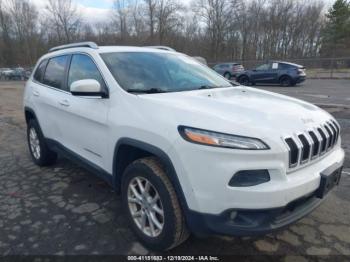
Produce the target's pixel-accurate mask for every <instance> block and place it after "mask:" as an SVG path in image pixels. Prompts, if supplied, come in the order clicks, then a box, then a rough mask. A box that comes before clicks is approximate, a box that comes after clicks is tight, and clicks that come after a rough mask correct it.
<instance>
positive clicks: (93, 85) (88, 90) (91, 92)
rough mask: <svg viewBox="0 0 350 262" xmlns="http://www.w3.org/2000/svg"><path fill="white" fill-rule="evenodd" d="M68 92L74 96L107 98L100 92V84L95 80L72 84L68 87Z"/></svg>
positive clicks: (103, 92)
mask: <svg viewBox="0 0 350 262" xmlns="http://www.w3.org/2000/svg"><path fill="white" fill-rule="evenodd" d="M70 92H71V93H72V95H74V96H100V97H102V98H106V97H108V95H107V94H106V92H105V91H103V90H102V88H101V85H100V83H99V82H97V81H96V80H95V79H85V80H78V81H75V82H73V83H72V84H71V85H70Z"/></svg>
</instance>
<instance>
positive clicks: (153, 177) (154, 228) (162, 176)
mask: <svg viewBox="0 0 350 262" xmlns="http://www.w3.org/2000/svg"><path fill="white" fill-rule="evenodd" d="M122 204H123V208H124V210H125V211H126V214H127V216H128V220H129V223H130V225H131V228H132V229H133V231H134V232H135V234H136V235H137V237H138V239H139V240H140V241H141V242H142V244H144V245H145V246H146V247H148V248H150V249H154V250H168V249H171V248H173V247H175V246H177V245H179V244H181V243H182V242H183V241H185V240H186V239H187V238H188V236H189V233H188V230H187V227H186V224H185V221H184V217H183V214H182V210H181V207H180V204H179V201H178V199H177V196H176V193H175V190H174V188H173V186H172V184H171V182H170V180H169V178H168V177H167V175H166V173H165V170H164V168H163V167H162V165H161V163H160V162H159V161H158V159H157V158H155V157H146V158H142V159H139V160H136V161H134V162H133V163H131V164H130V165H129V166H128V167H127V168H126V170H125V172H124V175H123V181H122Z"/></svg>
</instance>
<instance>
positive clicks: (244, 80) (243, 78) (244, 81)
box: [238, 76, 250, 86]
mask: <svg viewBox="0 0 350 262" xmlns="http://www.w3.org/2000/svg"><path fill="white" fill-rule="evenodd" d="M238 83H240V84H241V85H243V86H249V85H250V81H249V77H248V76H241V77H240V78H239V79H238Z"/></svg>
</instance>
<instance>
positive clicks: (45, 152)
mask: <svg viewBox="0 0 350 262" xmlns="http://www.w3.org/2000/svg"><path fill="white" fill-rule="evenodd" d="M27 139H28V146H29V152H30V155H31V157H32V159H33V161H34V163H35V164H37V165H38V166H48V165H51V164H53V163H55V161H56V159H57V154H56V153H55V152H53V151H51V150H50V149H49V148H48V146H47V145H46V141H45V138H44V136H43V134H42V132H41V130H40V127H39V124H38V122H37V121H36V120H34V119H31V120H30V121H29V123H28V126H27Z"/></svg>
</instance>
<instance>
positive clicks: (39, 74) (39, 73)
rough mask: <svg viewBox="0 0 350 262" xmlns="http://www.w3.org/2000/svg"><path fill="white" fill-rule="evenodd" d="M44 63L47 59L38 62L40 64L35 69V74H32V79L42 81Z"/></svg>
mask: <svg viewBox="0 0 350 262" xmlns="http://www.w3.org/2000/svg"><path fill="white" fill-rule="evenodd" d="M46 64H47V60H44V61H42V62H41V63H40V65H39V66H38V68H37V69H36V71H35V74H34V79H35V80H36V81H38V82H42V80H43V76H44V73H45V68H46Z"/></svg>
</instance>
